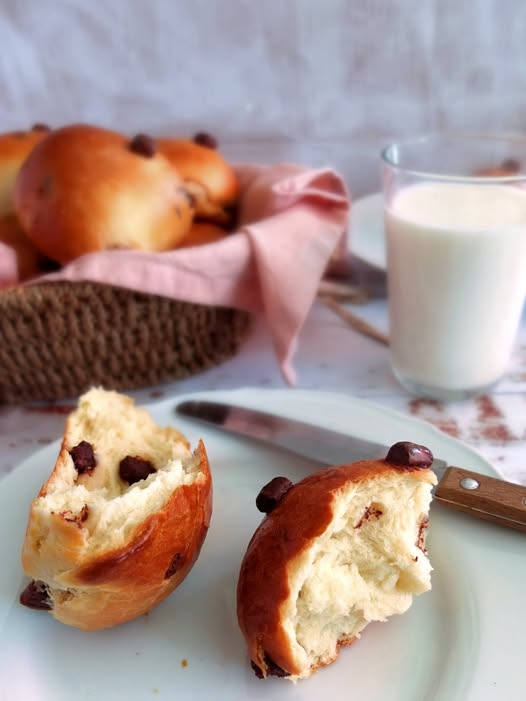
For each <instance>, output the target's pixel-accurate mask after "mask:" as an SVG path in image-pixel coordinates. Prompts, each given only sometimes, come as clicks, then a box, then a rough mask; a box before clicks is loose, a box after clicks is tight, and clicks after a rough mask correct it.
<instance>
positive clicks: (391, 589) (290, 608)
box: [237, 444, 436, 681]
mask: <svg viewBox="0 0 526 701" xmlns="http://www.w3.org/2000/svg"><path fill="white" fill-rule="evenodd" d="M397 445H406V446H407V445H414V444H397ZM394 447H395V446H393V448H394ZM417 448H419V449H421V448H422V446H417ZM422 449H423V450H427V449H425V448H422ZM392 450H393V449H391V451H390V454H391V458H392ZM395 453H396V451H395ZM402 453H403V451H402ZM428 453H429V451H428ZM420 454H422V453H420ZM429 455H431V454H430V453H429ZM388 457H389V456H388ZM422 460H423V462H422V464H420V465H418V466H417V465H415V460H414V459H413V458H409V457H408V455H407V451H406V454H405V456H404V454H402V458H401V459H398V464H393V463H392V462H389V461H388V459H386V460H365V461H361V462H357V463H353V464H350V465H342V466H339V467H333V468H328V469H325V470H321V471H319V472H316V473H315V474H313V475H311V476H309V477H307V478H306V479H304V480H302V481H300V482H298V483H297V484H295V485H292V484H291V483H290V482H289V481H288V480H287V479H286V478H276V479H275V480H273V481H272V482H271V483H269V484H268V485H266V486H265V488H264V489H263V490H262V491H261V492H260V494H259V496H258V500H257V502H258V506H259V508H260V509H261V510H264V511H266V512H268V513H267V515H266V516H265V518H264V519H263V521H262V523H261V524H260V526H259V527H258V529H257V530H256V532H255V533H254V536H253V537H252V539H251V541H250V543H249V545H248V548H247V551H246V554H245V556H244V559H243V562H242V565H241V570H240V575H239V581H238V588H237V615H238V621H239V625H240V628H241V631H242V633H243V635H244V637H245V640H246V643H247V646H248V652H249V656H250V660H251V664H252V667H253V669H254V671H255V673H256V675H257V676H259V677H261V678H264V677H267V676H270V675H274V676H280V677H287V678H288V679H290V680H292V681H296V680H298V679H303V678H307V677H309V676H310V675H311V674H312V673H313V672H315V671H316V670H317V669H318V668H319V667H321V666H324V665H327V664H329V663H331V662H332V661H334V660H335V659H336V657H337V656H338V652H339V648H340V647H341V646H343V645H349V644H351V643H352V642H353V641H355V640H356V639H357V638H359V636H360V633H361V632H362V631H363V629H364V628H365V627H366V626H367V625H368V624H369V623H370V622H371V621H385V620H386V619H387V618H388V617H389V616H392V615H394V614H401V613H403V612H404V611H406V610H407V609H408V608H409V607H410V605H411V602H412V597H413V595H414V594H420V593H422V592H425V591H426V590H428V589H429V588H430V586H431V583H430V572H431V565H430V563H429V560H428V558H427V556H426V552H427V551H426V549H425V531H426V528H427V525H428V511H429V504H430V501H431V488H432V485H433V484H434V483H435V481H436V478H435V475H434V473H433V472H432V470H431V469H430V465H431V462H432V456H431V458H429V457H428V456H427V457H425V458H423V459H422Z"/></svg>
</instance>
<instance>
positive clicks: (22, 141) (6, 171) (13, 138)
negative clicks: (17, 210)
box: [0, 124, 49, 217]
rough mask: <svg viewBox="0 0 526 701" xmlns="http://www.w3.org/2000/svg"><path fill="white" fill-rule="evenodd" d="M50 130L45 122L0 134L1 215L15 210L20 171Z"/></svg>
mask: <svg viewBox="0 0 526 701" xmlns="http://www.w3.org/2000/svg"><path fill="white" fill-rule="evenodd" d="M48 131H49V129H48V127H46V125H45V124H35V126H34V127H33V128H32V129H30V130H28V131H12V132H9V133H7V134H1V135H0V217H3V216H4V215H6V214H11V213H12V212H13V197H12V196H13V187H14V184H15V180H16V178H17V175H18V172H19V170H20V168H21V167H22V164H23V163H24V161H25V160H26V158H27V157H28V156H29V154H30V153H31V151H32V150H33V148H34V147H35V146H36V145H37V144H38V143H39V141H41V140H42V138H43V137H44V136H46V135H47V133H48Z"/></svg>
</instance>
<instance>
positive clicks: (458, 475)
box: [435, 467, 526, 533]
mask: <svg viewBox="0 0 526 701" xmlns="http://www.w3.org/2000/svg"><path fill="white" fill-rule="evenodd" d="M435 500H436V501H438V502H439V503H441V504H443V505H444V506H447V507H449V508H451V509H456V510H457V511H463V512H464V513H467V514H470V515H471V516H477V517H478V518H482V519H485V520H486V521H493V522H494V523H498V524H500V525H502V526H507V527H508V528H514V529H516V530H518V531H522V532H523V533H526V487H523V486H521V485H520V484H513V483H511V482H505V481H504V480H499V479H495V478H494V477H486V475H481V474H479V473H476V472H470V471H469V470H463V469H461V468H460V467H448V469H447V470H446V472H445V473H444V477H443V478H442V479H441V480H440V482H439V484H438V486H437V487H436V489H435Z"/></svg>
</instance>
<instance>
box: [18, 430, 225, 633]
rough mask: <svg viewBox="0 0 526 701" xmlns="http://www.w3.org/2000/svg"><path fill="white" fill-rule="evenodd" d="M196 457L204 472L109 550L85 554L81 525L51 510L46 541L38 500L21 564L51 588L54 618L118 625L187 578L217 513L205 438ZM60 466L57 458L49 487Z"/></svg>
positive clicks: (85, 626)
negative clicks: (58, 585) (37, 514)
mask: <svg viewBox="0 0 526 701" xmlns="http://www.w3.org/2000/svg"><path fill="white" fill-rule="evenodd" d="M196 456H197V459H198V462H199V465H200V471H201V477H200V478H199V479H197V480H195V481H194V482H193V483H192V484H188V485H182V486H180V487H178V488H177V489H175V491H174V492H173V493H172V494H171V496H170V497H169V498H168V499H167V501H166V503H165V504H164V506H163V507H162V508H161V509H159V510H158V511H156V512H155V513H153V514H152V515H150V516H149V517H147V518H146V519H145V520H144V521H143V522H142V523H140V524H138V525H137V527H136V528H135V530H134V532H133V533H132V534H131V535H130V537H129V538H127V540H126V542H125V543H124V544H123V545H122V546H121V547H118V548H116V549H113V550H111V551H105V552H101V553H98V554H95V555H93V554H92V555H86V554H85V553H86V552H87V551H86V549H84V547H83V546H84V545H85V541H86V538H87V537H88V536H87V534H86V532H85V530H84V528H83V524H82V523H79V521H78V520H74V519H68V517H67V514H54V515H53V519H52V523H51V525H50V529H49V532H48V533H47V534H46V537H45V538H44V539H43V538H42V532H41V528H40V524H39V523H38V518H37V517H36V516H35V513H34V504H35V502H34V503H33V506H32V509H31V513H30V518H29V522H28V528H27V532H26V540H25V542H24V547H23V551H22V564H23V567H24V570H25V572H26V574H28V575H29V576H30V577H32V578H34V579H37V580H40V581H44V582H46V583H48V584H49V585H50V588H51V595H52V599H53V609H52V610H51V613H52V615H53V616H54V617H55V618H57V619H58V620H60V621H61V622H62V623H66V624H68V625H73V626H77V627H79V628H83V629H84V630H96V629H99V628H105V627H109V626H115V625H118V624H120V623H123V622H125V621H128V620H131V619H133V618H136V617H137V616H139V615H141V614H143V613H146V612H147V611H149V610H150V609H151V608H152V607H153V606H155V605H156V604H158V603H159V602H160V601H162V600H163V599H165V598H166V597H167V596H168V595H169V594H170V593H171V592H172V591H173V590H174V589H175V588H176V587H177V586H178V585H179V584H180V583H181V582H182V581H183V579H184V578H185V577H186V576H187V574H188V573H189V571H190V570H191V568H192V566H193V564H194V563H195V561H196V559H197V557H198V555H199V552H200V550H201V547H202V545H203V542H204V540H205V537H206V534H207V531H208V528H209V525H210V517H211V513H212V482H211V475H210V468H209V464H208V458H207V454H206V450H205V447H204V445H203V443H202V442H201V441H200V442H199V445H198V447H197V449H196ZM60 469H61V464H60V458H59V461H57V466H56V467H55V470H54V472H53V474H52V475H51V476H50V479H49V480H48V482H47V483H46V485H48V484H49V481H50V480H51V479H54V478H55V477H56V475H57V471H58V472H59V471H60ZM46 485H44V486H43V487H42V489H41V491H40V494H39V496H42V495H44V494H45V493H46ZM57 543H60V545H61V547H60V549H58V548H57V545H56V544H57ZM56 571H60V572H61V574H60V575H56V574H55V576H54V580H55V582H56V583H57V582H60V587H59V588H54V587H53V584H50V580H51V578H52V577H51V575H52V574H53V573H56Z"/></svg>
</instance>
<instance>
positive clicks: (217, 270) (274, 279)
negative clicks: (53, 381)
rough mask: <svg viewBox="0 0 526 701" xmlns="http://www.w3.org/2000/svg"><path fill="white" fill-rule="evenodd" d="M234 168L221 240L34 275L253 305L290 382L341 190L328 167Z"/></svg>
mask: <svg viewBox="0 0 526 701" xmlns="http://www.w3.org/2000/svg"><path fill="white" fill-rule="evenodd" d="M236 169H237V172H238V175H239V178H240V182H241V199H240V213H239V214H240V216H239V225H238V228H237V231H236V232H235V233H233V234H231V235H229V236H227V237H226V238H225V239H223V240H222V241H219V242H216V243H211V244H207V245H203V246H196V247H192V248H181V249H178V250H174V251H169V252H167V253H147V252H142V251H140V252H139V251H126V250H113V251H105V252H102V253H92V254H88V255H85V256H82V257H81V258H78V259H77V260H75V261H73V262H72V263H70V264H69V265H67V266H65V267H64V268H62V269H61V270H60V271H59V272H57V273H52V274H48V275H44V276H42V277H40V278H38V279H37V280H36V282H38V281H41V280H46V281H52V280H69V281H78V280H89V281H92V282H100V283H108V284H111V285H116V286H119V287H125V288H129V289H133V290H139V291H141V292H147V293H151V294H156V295H163V296H166V297H171V298H175V299H180V300H184V301H188V302H194V303H198V304H206V305H214V306H227V307H234V308H237V309H244V310H247V311H249V312H253V313H256V314H262V315H264V317H265V318H266V320H267V323H268V326H269V329H270V332H271V334H272V339H273V344H274V350H275V353H276V356H277V359H278V362H279V364H280V367H281V371H282V373H283V376H284V378H285V379H286V381H287V382H289V383H290V384H294V383H295V381H296V374H295V371H294V369H293V367H292V357H293V355H294V352H295V350H296V347H297V341H298V336H299V334H300V331H301V328H302V326H303V324H304V322H305V319H306V317H307V315H308V312H309V310H310V308H311V305H312V303H313V301H314V299H315V297H316V292H317V289H318V285H319V282H320V280H321V278H322V277H323V274H324V272H325V269H326V267H327V264H328V263H329V261H330V259H331V256H332V255H333V253H334V252H335V251H336V250H337V248H338V245H339V244H341V242H342V238H343V237H345V234H346V231H347V224H348V217H349V210H350V199H349V195H348V193H347V190H346V187H345V184H344V182H343V180H342V178H341V177H340V176H339V175H338V174H337V173H335V172H334V171H333V170H331V169H317V170H312V169H305V168H302V167H299V166H296V165H290V164H280V165H276V166H270V167H265V166H252V165H243V166H237V167H236ZM2 251H3V252H4V255H3V256H2ZM9 252H10V249H7V247H5V246H4V247H3V248H2V247H0V287H1V284H2V280H4V281H7V280H10V279H12V276H13V270H12V265H13V264H14V261H13V260H12V256H9V255H8V254H9ZM29 284H35V280H33V281H31V283H29Z"/></svg>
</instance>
